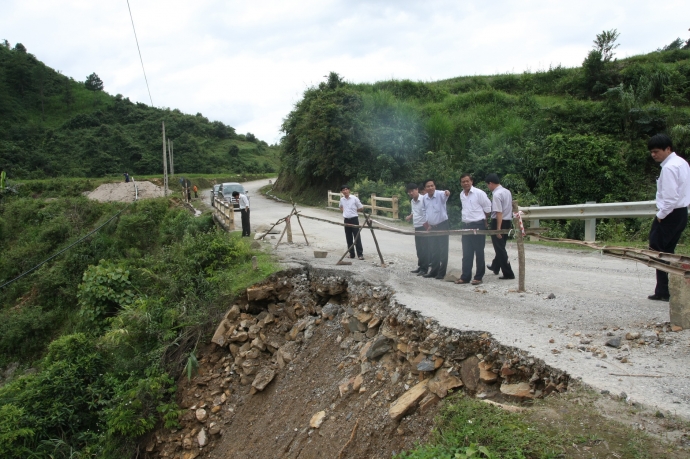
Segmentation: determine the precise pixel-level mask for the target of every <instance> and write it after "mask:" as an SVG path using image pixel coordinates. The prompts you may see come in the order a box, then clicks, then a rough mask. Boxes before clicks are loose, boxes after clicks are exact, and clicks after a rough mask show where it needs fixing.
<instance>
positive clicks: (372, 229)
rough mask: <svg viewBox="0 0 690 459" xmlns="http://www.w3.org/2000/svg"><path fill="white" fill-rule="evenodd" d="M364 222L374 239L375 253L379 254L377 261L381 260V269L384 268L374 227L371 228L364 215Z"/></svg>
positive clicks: (369, 221) (366, 216)
mask: <svg viewBox="0 0 690 459" xmlns="http://www.w3.org/2000/svg"><path fill="white" fill-rule="evenodd" d="M364 222H365V223H366V224H367V226H369V229H370V230H371V237H373V238H374V244H375V245H376V251H377V252H378V253H379V259H380V260H381V267H383V268H385V267H386V262H385V261H383V255H382V254H381V249H380V248H379V241H377V240H376V234H374V227H373V226H371V220H369V216H368V215H367V214H364Z"/></svg>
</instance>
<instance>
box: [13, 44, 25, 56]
mask: <svg viewBox="0 0 690 459" xmlns="http://www.w3.org/2000/svg"><path fill="white" fill-rule="evenodd" d="M14 50H15V51H17V52H18V53H22V54H26V47H25V46H24V45H22V44H21V43H17V44H16V45H14Z"/></svg>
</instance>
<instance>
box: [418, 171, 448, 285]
mask: <svg viewBox="0 0 690 459" xmlns="http://www.w3.org/2000/svg"><path fill="white" fill-rule="evenodd" d="M424 189H425V190H426V195H425V196H424V199H423V201H422V202H423V203H424V212H425V214H426V223H425V224H424V227H425V228H426V230H427V231H431V232H432V233H433V232H434V231H448V230H450V222H448V211H447V210H446V202H448V197H449V196H450V191H448V190H445V191H439V190H437V189H436V182H435V181H434V180H433V179H427V180H425V181H424ZM427 238H428V242H427V243H428V244H429V245H428V247H429V268H430V269H429V272H428V273H426V274H425V275H424V277H429V278H430V277H434V278H436V279H443V278H444V277H446V270H447V269H448V240H449V236H448V234H443V235H438V236H427Z"/></svg>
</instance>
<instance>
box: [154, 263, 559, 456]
mask: <svg viewBox="0 0 690 459" xmlns="http://www.w3.org/2000/svg"><path fill="white" fill-rule="evenodd" d="M391 297H392V292H391V291H390V290H388V289H386V288H381V287H373V286H370V285H366V284H357V283H352V282H349V281H348V279H347V278H345V277H343V275H342V274H339V275H332V274H329V273H327V272H323V271H318V272H313V271H310V272H307V271H301V270H300V271H291V272H288V273H284V274H282V275H280V276H274V277H272V278H271V279H269V280H267V281H266V282H264V283H262V284H261V285H257V286H254V287H251V288H249V289H247V291H246V293H245V294H244V295H242V296H241V297H240V298H238V299H237V300H236V302H235V303H234V304H233V305H232V306H231V308H230V309H229V310H228V311H227V313H226V314H225V316H224V317H223V319H222V321H221V322H220V324H219V325H218V327H217V329H216V331H215V333H214V334H213V337H212V339H211V341H212V342H213V343H214V345H215V348H214V349H213V351H212V352H211V353H210V355H208V356H207V357H204V358H203V359H201V362H202V369H203V372H202V373H201V374H199V375H197V376H196V377H195V378H193V380H192V381H191V382H187V381H186V380H185V381H183V382H182V383H181V386H183V387H182V391H181V392H182V393H181V399H182V402H181V405H182V406H183V407H184V408H186V409H187V410H186V412H185V414H184V415H183V416H182V421H181V422H182V426H183V428H182V430H181V431H175V432H170V433H169V434H167V435H159V436H158V437H156V438H155V439H153V441H151V442H150V444H149V446H148V447H147V451H148V452H149V453H150V456H158V457H176V458H181V459H194V458H196V457H198V456H200V455H202V454H203V453H204V451H205V450H207V449H208V447H209V446H213V445H214V442H216V440H217V439H218V438H219V436H221V435H222V434H223V426H225V425H227V424H228V423H231V422H232V418H233V415H234V411H235V408H236V407H237V406H239V405H240V404H242V403H247V397H251V396H253V395H255V394H257V393H259V392H261V391H264V390H265V389H267V388H269V387H270V385H271V383H272V381H274V380H275V379H276V378H277V377H278V376H279V375H280V374H281V373H285V372H288V371H289V370H292V369H293V368H292V367H293V366H294V365H295V361H296V360H297V357H299V356H303V355H304V354H305V352H306V350H307V349H308V348H309V345H310V340H312V337H313V336H314V334H315V333H317V332H319V330H321V328H319V327H322V328H323V327H325V328H324V330H328V331H329V332H332V336H333V339H334V341H335V343H337V347H336V350H337V349H340V350H341V351H342V355H341V356H334V358H337V359H339V362H340V363H339V364H338V365H337V367H336V371H337V372H340V373H342V374H341V375H338V374H334V375H333V379H332V381H333V382H332V386H330V388H329V387H326V388H325V389H324V390H325V393H326V394H328V392H329V391H331V392H330V394H331V396H332V397H333V399H334V400H342V401H343V402H342V403H344V402H345V399H349V397H353V396H357V398H355V399H353V400H356V402H355V403H356V404H357V405H358V406H361V407H362V409H368V410H372V409H378V410H380V411H381V413H380V416H378V417H377V416H374V415H373V414H371V416H370V418H371V420H372V421H371V422H375V423H378V424H376V425H372V428H375V429H379V428H383V427H384V425H385V424H393V425H394V426H395V425H397V423H399V422H400V421H401V420H402V419H403V418H405V417H406V416H407V415H409V414H410V413H413V412H415V411H419V412H420V413H424V412H427V411H428V410H430V408H432V407H434V406H435V405H436V404H437V403H438V402H439V401H440V400H441V399H443V398H444V397H446V396H448V395H449V394H451V393H452V392H453V391H457V390H464V391H466V392H467V393H468V394H471V395H476V396H478V397H480V398H486V399H494V400H496V399H500V400H506V399H512V400H514V401H519V400H522V399H525V398H530V399H531V398H535V397H541V396H544V395H547V394H549V393H551V392H553V391H564V390H566V388H567V384H568V375H566V374H565V373H563V372H562V371H559V370H556V369H553V368H550V367H548V366H547V365H545V364H544V362H543V361H540V360H538V359H535V358H533V357H531V356H529V355H528V354H527V353H525V352H523V351H520V350H517V349H513V348H509V347H506V346H502V345H500V344H498V343H496V342H495V341H494V340H493V339H492V338H491V336H490V335H489V334H487V333H482V332H460V331H457V330H452V329H448V328H445V327H441V326H439V325H438V323H436V322H435V321H433V320H431V319H428V318H424V317H423V316H421V315H420V314H419V313H417V312H413V311H410V310H409V309H407V308H406V307H404V306H402V305H400V304H398V303H397V302H396V301H395V300H393V299H392V298H391ZM327 336H331V335H327ZM335 343H333V345H334V346H336V344H335ZM301 360H303V361H306V362H307V363H308V364H309V365H312V364H316V363H314V362H309V359H308V358H303V359H301ZM286 367H289V368H286ZM295 371H298V370H295ZM274 384H275V383H274ZM267 395H268V396H270V395H271V394H270V393H269V394H267ZM191 401H194V403H191ZM338 403H341V402H335V403H333V404H332V405H331V406H330V407H324V408H328V409H321V410H319V411H316V412H314V414H313V415H312V416H311V419H310V421H309V428H310V429H312V430H316V429H320V428H322V424H323V423H324V422H327V421H329V420H335V419H336V416H338V413H336V412H335V411H337V409H338V408H337V406H338ZM386 419H387V420H386ZM295 430H297V429H295ZM400 432H402V431H399V433H400Z"/></svg>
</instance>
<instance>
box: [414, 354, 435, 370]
mask: <svg viewBox="0 0 690 459" xmlns="http://www.w3.org/2000/svg"><path fill="white" fill-rule="evenodd" d="M434 370H435V366H434V361H433V360H431V359H430V358H429V357H427V358H425V359H424V360H422V361H421V362H419V363H418V364H417V371H434Z"/></svg>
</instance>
